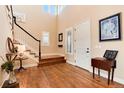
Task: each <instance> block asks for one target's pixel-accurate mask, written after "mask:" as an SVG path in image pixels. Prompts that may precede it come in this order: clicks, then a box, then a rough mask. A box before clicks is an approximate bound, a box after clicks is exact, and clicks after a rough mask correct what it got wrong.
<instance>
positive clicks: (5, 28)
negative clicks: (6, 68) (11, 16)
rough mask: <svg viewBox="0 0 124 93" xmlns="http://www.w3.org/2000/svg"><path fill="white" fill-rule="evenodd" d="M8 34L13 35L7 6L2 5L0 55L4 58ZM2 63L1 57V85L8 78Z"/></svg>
mask: <svg viewBox="0 0 124 93" xmlns="http://www.w3.org/2000/svg"><path fill="white" fill-rule="evenodd" d="M8 36H9V37H11V30H10V26H9V23H8V18H7V14H6V10H5V6H2V5H0V56H2V57H4V58H5V54H6V52H7V49H6V40H7V37H8ZM2 63H3V61H2V60H1V58H0V86H1V84H2V83H3V81H4V79H6V78H7V74H5V73H3V72H1V64H2Z"/></svg>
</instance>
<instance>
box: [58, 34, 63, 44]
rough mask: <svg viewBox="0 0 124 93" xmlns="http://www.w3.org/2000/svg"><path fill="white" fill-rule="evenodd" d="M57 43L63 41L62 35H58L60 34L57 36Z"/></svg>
mask: <svg viewBox="0 0 124 93" xmlns="http://www.w3.org/2000/svg"><path fill="white" fill-rule="evenodd" d="M58 41H59V42H62V41H63V33H60V34H59V35H58Z"/></svg>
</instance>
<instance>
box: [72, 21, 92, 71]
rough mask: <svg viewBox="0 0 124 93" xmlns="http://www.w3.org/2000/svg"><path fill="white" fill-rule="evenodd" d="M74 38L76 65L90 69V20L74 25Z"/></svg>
mask: <svg viewBox="0 0 124 93" xmlns="http://www.w3.org/2000/svg"><path fill="white" fill-rule="evenodd" d="M74 39H75V40H74V41H75V42H74V50H75V60H76V65H77V66H79V67H81V68H84V69H86V70H90V64H91V58H90V21H86V22H83V23H81V24H79V25H77V26H76V27H75V31H74Z"/></svg>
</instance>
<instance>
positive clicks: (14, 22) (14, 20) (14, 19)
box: [11, 5, 41, 62]
mask: <svg viewBox="0 0 124 93" xmlns="http://www.w3.org/2000/svg"><path fill="white" fill-rule="evenodd" d="M11 11H12V17H13V19H12V20H13V25H14V24H15V25H16V26H17V27H19V28H20V29H21V30H22V31H24V32H25V33H26V34H27V35H29V36H30V37H32V38H33V39H34V40H35V41H37V42H39V62H40V61H41V40H38V39H37V38H35V37H34V36H33V35H31V34H30V33H29V32H28V31H26V30H25V29H24V28H23V27H21V26H20V25H19V24H17V22H16V17H15V16H13V9H12V5H11ZM13 28H14V27H13Z"/></svg>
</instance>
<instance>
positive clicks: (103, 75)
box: [90, 70, 124, 84]
mask: <svg viewBox="0 0 124 93" xmlns="http://www.w3.org/2000/svg"><path fill="white" fill-rule="evenodd" d="M90 73H93V71H92V70H90ZM100 75H101V76H102V77H104V78H108V75H107V74H105V73H102V72H101V73H100ZM114 81H115V82H118V83H121V84H124V79H121V78H119V77H116V76H114Z"/></svg>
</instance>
